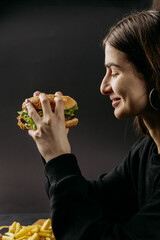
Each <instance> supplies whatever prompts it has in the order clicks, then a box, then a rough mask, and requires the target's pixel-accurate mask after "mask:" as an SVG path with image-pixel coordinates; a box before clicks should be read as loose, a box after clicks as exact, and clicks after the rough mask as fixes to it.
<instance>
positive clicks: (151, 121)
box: [142, 112, 160, 154]
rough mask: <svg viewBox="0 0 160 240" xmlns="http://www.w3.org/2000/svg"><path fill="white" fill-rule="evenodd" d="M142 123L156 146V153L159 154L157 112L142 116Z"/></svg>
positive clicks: (159, 128) (159, 132)
mask: <svg viewBox="0 0 160 240" xmlns="http://www.w3.org/2000/svg"><path fill="white" fill-rule="evenodd" d="M142 119H143V122H144V124H145V126H146V127H147V129H148V131H149V134H150V136H151V137H152V138H153V140H154V142H155V143H156V145H157V149H158V153H159V154H160V114H159V112H156V113H155V112H154V113H147V114H146V115H144V116H142Z"/></svg>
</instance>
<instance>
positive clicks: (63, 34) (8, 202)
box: [0, 0, 151, 213]
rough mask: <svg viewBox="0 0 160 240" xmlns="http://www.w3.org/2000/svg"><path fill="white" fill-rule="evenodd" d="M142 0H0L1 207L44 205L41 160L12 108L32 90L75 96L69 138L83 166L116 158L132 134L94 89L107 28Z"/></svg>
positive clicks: (95, 168) (92, 169)
mask: <svg viewBox="0 0 160 240" xmlns="http://www.w3.org/2000/svg"><path fill="white" fill-rule="evenodd" d="M150 6H151V3H150V1H149V0H148V1H147V0H146V1H145V0H139V1H135V0H130V1H129V0H128V1H124V0H123V1H120V0H119V1H118V0H117V1H111V0H110V1H109V0H108V1H107V0H106V1H94V0H93V1H81V2H80V1H37V2H36V1H25V2H24V1H23V2H22V1H17V2H13V1H11V2H9V1H5V2H1V6H0V7H1V8H0V9H1V11H0V83H1V85H0V100H1V101H0V103H1V110H0V121H1V125H0V126H1V130H0V146H1V151H0V213H14V212H47V211H49V202H48V198H47V196H46V193H45V190H44V182H43V180H44V174H43V165H42V162H41V159H40V156H39V153H38V151H37V149H36V146H35V144H34V142H33V140H32V139H31V138H30V137H29V136H28V134H27V132H26V131H22V130H20V129H19V127H18V126H17V120H16V117H17V111H18V110H20V109H21V103H22V102H23V101H24V100H25V98H27V97H30V96H32V93H33V92H34V91H36V90H40V91H43V92H46V93H54V92H55V91H57V90H61V91H62V92H63V94H64V95H70V96H72V97H74V98H75V99H76V100H77V102H78V105H79V111H78V118H79V125H78V126H77V127H74V128H72V129H70V133H69V139H70V142H71V145H72V151H73V153H75V154H76V156H77V158H78V161H79V165H80V167H81V170H82V173H83V174H84V176H85V177H87V178H88V179H94V178H97V176H98V175H99V174H100V173H102V172H107V171H109V170H111V169H112V167H114V166H115V165H116V164H118V163H119V162H120V161H122V159H123V157H124V156H125V155H126V153H127V150H128V149H129V147H130V146H131V144H132V143H133V142H134V141H135V134H134V131H133V127H132V120H129V121H118V120H117V119H116V118H115V117H114V115H113V109H112V107H111V103H110V101H108V99H107V98H106V97H104V96H102V95H101V94H100V91H99V87H100V83H101V80H102V78H103V75H104V73H105V69H104V66H103V63H104V52H103V49H102V48H101V46H100V45H101V41H102V39H103V37H104V36H105V33H106V31H107V29H108V28H109V27H110V26H111V25H112V24H114V23H115V22H116V21H117V20H119V19H120V18H121V17H122V16H123V15H125V14H127V13H129V12H131V11H132V10H133V9H137V10H139V9H144V8H145V9H146V8H149V7H150Z"/></svg>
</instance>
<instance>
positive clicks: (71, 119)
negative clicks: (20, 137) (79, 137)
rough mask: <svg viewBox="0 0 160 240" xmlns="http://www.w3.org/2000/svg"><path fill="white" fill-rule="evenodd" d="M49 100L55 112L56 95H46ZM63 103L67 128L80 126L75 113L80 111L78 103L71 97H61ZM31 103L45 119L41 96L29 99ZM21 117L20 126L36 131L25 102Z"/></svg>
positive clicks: (19, 118) (19, 119)
mask: <svg viewBox="0 0 160 240" xmlns="http://www.w3.org/2000/svg"><path fill="white" fill-rule="evenodd" d="M46 96H47V98H48V99H49V102H50V105H51V109H52V111H53V112H54V109H55V101H54V98H55V97H56V95H54V94H46ZM61 98H62V100H63V102H64V116H65V126H66V127H67V128H69V127H72V126H76V125H77V124H78V119H77V118H76V117H75V111H76V110H78V106H77V102H76V101H75V100H74V99H73V98H71V97H69V96H61ZM29 101H30V102H31V103H32V105H33V106H34V108H35V109H36V111H37V112H38V114H39V115H40V116H41V117H43V111H42V105H41V101H40V98H39V96H34V97H31V98H29ZM18 114H19V116H18V117H17V119H18V123H17V124H18V126H19V127H20V128H21V129H23V130H25V129H28V130H31V129H32V130H36V129H37V126H36V124H35V122H34V121H33V119H32V118H31V117H30V116H29V114H28V111H27V107H26V102H23V104H22V111H19V112H18Z"/></svg>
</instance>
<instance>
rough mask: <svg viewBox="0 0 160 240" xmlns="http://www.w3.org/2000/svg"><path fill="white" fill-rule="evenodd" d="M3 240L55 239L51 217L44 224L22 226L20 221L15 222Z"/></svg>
mask: <svg viewBox="0 0 160 240" xmlns="http://www.w3.org/2000/svg"><path fill="white" fill-rule="evenodd" d="M1 240H55V237H54V234H53V231H52V226H51V219H47V220H45V221H44V223H43V225H42V226H41V225H29V226H21V224H20V223H19V222H16V221H15V222H13V223H12V225H11V226H9V230H8V232H6V233H5V235H4V236H2V239H1Z"/></svg>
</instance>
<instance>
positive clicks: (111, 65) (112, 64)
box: [104, 62, 121, 68]
mask: <svg viewBox="0 0 160 240" xmlns="http://www.w3.org/2000/svg"><path fill="white" fill-rule="evenodd" d="M104 66H105V67H118V68H121V67H120V66H119V65H118V64H115V63H113V62H111V63H107V64H104Z"/></svg>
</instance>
